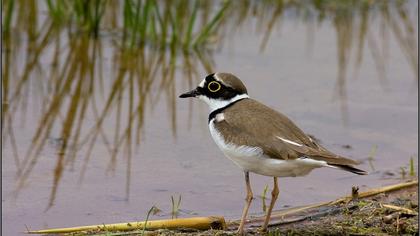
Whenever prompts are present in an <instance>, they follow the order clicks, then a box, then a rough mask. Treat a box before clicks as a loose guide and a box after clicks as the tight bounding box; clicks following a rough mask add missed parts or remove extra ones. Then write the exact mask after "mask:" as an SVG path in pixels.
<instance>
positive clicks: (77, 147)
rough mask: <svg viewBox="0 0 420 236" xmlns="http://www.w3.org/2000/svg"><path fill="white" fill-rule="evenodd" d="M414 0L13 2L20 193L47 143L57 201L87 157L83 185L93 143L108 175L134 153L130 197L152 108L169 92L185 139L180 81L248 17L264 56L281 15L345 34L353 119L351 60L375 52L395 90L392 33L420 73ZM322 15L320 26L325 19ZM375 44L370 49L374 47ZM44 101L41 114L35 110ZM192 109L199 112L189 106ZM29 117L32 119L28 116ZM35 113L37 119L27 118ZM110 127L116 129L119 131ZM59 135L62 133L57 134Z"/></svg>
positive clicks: (342, 58) (340, 80)
mask: <svg viewBox="0 0 420 236" xmlns="http://www.w3.org/2000/svg"><path fill="white" fill-rule="evenodd" d="M413 4H414V3H412V2H407V1H356V0H355V1H327V0H325V1H322V0H313V1H282V0H278V1H241V2H239V1H220V2H218V1H186V0H179V1H105V0H103V1H82V0H81V1H65V0H63V1H59V0H57V1H45V2H41V1H35V0H31V1H27V0H20V1H13V0H9V1H4V7H3V15H4V18H3V19H4V20H3V33H4V34H3V39H2V40H3V43H4V44H3V45H4V46H3V48H2V58H3V64H2V69H3V70H2V77H3V79H2V92H3V93H2V94H3V96H2V108H3V115H2V121H1V122H2V125H4V126H3V127H4V129H3V133H2V136H3V140H4V144H5V145H10V148H11V149H12V153H13V157H6V158H14V163H15V167H16V174H17V188H16V189H17V191H19V190H20V189H21V188H22V187H23V186H24V184H25V182H26V180H27V179H28V178H29V176H30V174H31V171H32V170H33V169H34V167H35V166H36V165H37V163H38V162H39V159H40V158H41V155H40V153H41V152H42V151H43V150H44V148H45V146H46V144H47V143H48V142H49V141H52V142H54V143H55V147H56V157H57V158H56V159H55V162H56V163H55V169H54V174H53V175H54V178H53V184H52V186H53V188H52V190H51V193H50V201H49V206H48V207H51V206H52V204H53V203H54V199H55V195H56V193H57V190H58V187H59V184H60V180H61V178H62V174H63V169H64V168H66V167H69V168H72V166H74V163H75V160H76V158H83V159H84V164H83V167H82V168H81V170H80V181H82V180H83V177H84V174H85V172H86V171H87V169H88V163H89V160H90V158H92V152H93V150H94V149H95V145H98V143H100V144H104V146H105V147H106V150H107V152H108V154H107V156H104V157H96V158H107V157H108V156H109V160H108V167H107V171H110V172H112V171H115V167H116V164H117V161H118V160H119V158H126V160H127V162H126V163H127V166H126V188H125V189H126V196H127V198H128V196H129V189H130V181H131V180H130V170H131V164H130V163H131V158H132V156H133V152H134V151H135V149H136V148H137V147H138V146H139V144H140V143H141V140H142V128H143V126H144V125H145V123H144V113H145V111H146V108H147V107H151V108H152V109H153V107H154V105H155V104H156V103H157V102H158V101H159V100H160V99H166V103H167V107H168V109H169V114H170V115H171V117H170V122H171V127H172V133H173V135H176V120H177V112H176V106H175V104H176V97H177V94H176V91H177V90H176V87H175V86H176V83H175V80H176V79H177V78H182V80H183V83H184V84H185V86H188V87H192V86H194V85H195V83H196V79H197V78H200V77H202V76H203V74H205V72H207V73H210V72H212V71H213V68H215V66H216V63H215V62H214V60H213V55H214V54H215V53H216V52H217V50H219V49H220V48H221V47H222V46H223V44H224V42H225V41H226V39H227V38H232V37H235V35H236V33H237V32H239V31H240V30H243V28H245V27H247V26H249V25H250V24H255V25H256V28H257V32H258V33H259V34H261V38H262V39H261V44H260V45H259V47H260V49H261V51H264V50H266V49H267V48H269V47H270V38H271V37H272V36H271V35H272V31H273V30H274V29H276V27H279V26H281V23H282V21H283V20H285V19H287V18H293V19H297V20H302V21H303V22H305V23H307V25H308V27H309V30H308V32H309V33H308V35H307V37H308V42H309V43H310V42H311V41H312V40H315V32H316V28H317V25H316V24H331V25H332V26H333V27H334V29H335V32H336V35H337V39H336V42H337V52H338V55H337V61H338V63H337V68H338V75H337V94H338V96H339V98H340V101H341V107H342V113H343V119H345V118H346V117H347V103H346V97H347V94H346V80H347V77H348V67H349V65H351V57H352V55H353V53H354V55H353V57H354V58H355V59H354V62H355V63H353V64H354V65H355V68H356V71H357V69H358V68H359V67H360V65H361V64H362V61H363V55H364V52H365V51H366V50H365V48H367V49H368V51H369V53H371V54H372V56H373V58H374V62H375V64H376V67H377V72H378V78H379V79H380V80H381V81H382V84H383V85H384V86H386V79H387V78H386V70H385V68H386V65H387V64H386V63H387V58H388V54H387V52H388V47H389V45H388V41H389V37H390V34H391V35H393V36H394V37H395V38H396V39H397V42H398V45H399V46H400V49H401V51H402V52H403V53H404V55H405V57H406V59H407V62H408V63H409V64H410V66H411V68H412V70H413V75H414V77H415V78H416V79H417V80H418V74H417V69H418V55H417V37H416V36H417V31H418V28H417V27H418V26H417V24H416V17H414V16H413V14H415V15H416V14H417V12H413V10H412V9H413V7H412V6H413ZM315 22H316V23H315ZM366 44H367V45H368V46H367V47H366ZM33 100H37V101H39V104H40V107H39V114H40V115H39V117H31V116H27V115H26V113H27V110H28V104H31V101H33ZM190 114H191V112H190ZM17 116H19V117H21V118H22V119H23V121H19V120H17V119H16V117H17ZM28 120H30V121H28ZM19 122H22V123H23V124H25V125H30V126H33V127H34V133H33V136H32V138H31V143H30V145H28V146H25V145H23V144H20V143H18V141H17V140H16V138H15V136H16V135H15V134H16V133H17V132H19V130H18V129H17V125H18V124H17V123H19ZM110 127H112V128H110ZM55 131H57V132H55Z"/></svg>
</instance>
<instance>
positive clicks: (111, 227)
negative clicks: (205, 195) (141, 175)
mask: <svg viewBox="0 0 420 236" xmlns="http://www.w3.org/2000/svg"><path fill="white" fill-rule="evenodd" d="M145 223H146V229H147V230H156V229H182V228H188V229H198V230H208V229H225V228H226V223H225V219H224V218H223V217H222V216H209V217H192V218H183V219H170V220H152V221H147V222H145V221H140V222H128V223H117V224H107V225H106V224H102V225H88V226H79V227H71V228H56V229H45V230H35V231H27V232H26V233H28V234H64V233H75V232H80V231H98V230H103V231H127V230H136V229H143V227H144V224H145Z"/></svg>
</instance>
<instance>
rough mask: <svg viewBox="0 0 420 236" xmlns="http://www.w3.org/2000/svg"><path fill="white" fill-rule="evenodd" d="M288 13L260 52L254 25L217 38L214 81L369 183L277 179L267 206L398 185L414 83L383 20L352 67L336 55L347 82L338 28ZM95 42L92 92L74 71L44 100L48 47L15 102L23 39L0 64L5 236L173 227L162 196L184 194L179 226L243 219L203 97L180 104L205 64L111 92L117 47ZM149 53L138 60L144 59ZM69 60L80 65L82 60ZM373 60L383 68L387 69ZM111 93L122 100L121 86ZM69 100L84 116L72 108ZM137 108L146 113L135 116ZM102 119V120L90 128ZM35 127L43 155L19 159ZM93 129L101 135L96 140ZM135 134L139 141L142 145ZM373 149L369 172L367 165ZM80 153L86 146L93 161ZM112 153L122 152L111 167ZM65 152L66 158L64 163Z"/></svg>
mask: <svg viewBox="0 0 420 236" xmlns="http://www.w3.org/2000/svg"><path fill="white" fill-rule="evenodd" d="M411 6H415V8H413V9H416V8H417V3H416V2H415V1H413V2H412V3H411ZM283 14H284V16H283V17H282V18H281V20H279V22H278V23H277V24H275V25H274V27H273V30H272V32H271V34H270V36H269V39H268V42H267V45H266V47H265V50H263V51H261V47H260V46H261V42H262V40H263V37H264V32H265V31H264V30H262V29H261V28H260V26H258V24H257V22H258V21H257V20H256V19H253V18H252V17H250V19H249V20H248V21H246V22H245V23H244V24H242V25H241V27H239V28H238V29H237V31H235V33H232V34H227V36H225V37H223V38H220V39H218V40H219V42H218V43H216V46H217V47H215V49H213V50H211V52H210V53H209V55H208V56H209V58H211V60H210V61H212V62H213V64H212V63H211V62H210V64H212V68H211V69H212V71H224V72H231V73H234V74H235V75H237V76H238V77H239V78H241V79H242V81H243V82H244V83H245V85H246V86H247V88H248V92H249V95H250V96H251V97H253V98H254V99H257V100H259V101H261V102H263V103H265V104H267V105H269V106H270V107H272V108H274V109H276V110H279V111H281V112H283V113H284V114H286V115H287V116H289V117H290V118H291V119H292V120H294V121H295V123H297V124H298V125H299V126H300V127H301V128H302V129H303V130H304V131H305V132H307V133H309V134H312V135H314V136H315V137H317V138H318V139H320V140H321V143H322V144H323V145H324V146H325V147H327V148H329V149H330V150H332V151H334V152H337V153H339V154H342V155H344V156H349V157H351V158H354V159H356V160H361V161H364V162H363V164H361V165H360V168H362V169H365V170H368V171H370V172H371V173H370V175H368V176H356V175H353V174H351V173H346V172H341V171H337V170H333V169H318V170H314V171H313V172H312V173H311V174H309V175H308V176H306V177H298V178H282V179H280V180H279V185H280V196H279V200H278V202H277V205H276V207H275V208H276V209H282V208H285V207H292V206H300V205H304V204H310V203H316V202H320V201H328V200H333V199H335V198H337V197H340V196H343V195H346V194H349V193H350V190H351V187H352V186H354V185H357V186H360V187H361V189H362V190H363V189H365V188H370V187H377V186H382V185H386V184H389V183H394V182H398V181H401V175H400V174H399V173H400V171H401V167H406V168H407V167H408V164H409V160H410V157H412V156H414V157H417V155H418V153H417V150H418V133H417V131H418V123H417V120H418V108H417V107H418V89H417V85H418V77H417V75H416V72H414V71H413V69H412V67H410V60H408V59H407V58H408V57H407V54H406V51H404V50H403V49H402V48H404V46H401V45H402V44H401V43H400V42H399V41H398V39H397V37H395V35H394V34H393V32H394V31H392V30H391V29H388V31H389V32H388V33H387V35H388V36H387V37H386V39H384V38H383V32H380V30H378V29H379V25H380V23H379V22H380V21H379V20H378V21H374V22H373V23H372V24H371V25H370V28H369V30H368V32H369V35H370V36H369V37H370V39H366V42H365V45H364V47H363V49H362V56H363V61H362V62H361V64H360V67H357V65H356V64H357V63H356V61H357V60H356V58H357V53H356V52H357V49H356V48H357V47H356V46H353V48H352V49H349V51H348V52H347V54H345V55H346V58H347V59H348V60H347V61H346V63H345V64H344V65H345V67H346V70H345V71H344V72H343V67H342V66H341V67H340V62H339V59H338V58H340V55H341V54H340V53H339V52H338V50H341V47H340V42H342V41H340V40H338V39H337V37H338V38H340V37H341V36H340V35H339V34H338V33H337V32H338V31H339V30H343V29H341V28H340V27H343V26H340V25H339V26H337V25H335V24H334V23H333V21H330V20H325V21H323V22H322V23H320V24H313V23H311V21H304V20H302V19H301V18H300V17H299V16H297V15H296V14H295V13H294V12H293V11H291V12H288V11H286V12H285V13H283ZM44 17H45V16H44ZM372 17H373V18H374V19H375V17H378V18H380V16H375V15H374V16H372ZM410 19H411V18H410ZM416 19H417V12H415V17H414V16H412V21H411V23H412V24H413V25H414V26H415V27H414V30H415V32H416V33H415V35H417V31H418V26H417V23H416V22H417V20H416ZM398 23H400V24H399V27H401V28H403V27H404V25H402V24H401V22H398ZM226 24H228V23H226ZM337 27H338V30H337ZM344 30H345V29H344ZM347 30H348V29H347ZM344 36H346V35H345V34H344ZM350 36H351V34H350ZM101 37H102V41H101V42H100V43H101V45H100V48H101V53H102V56H101V57H100V58H103V66H102V67H97V68H96V70H95V71H96V72H95V73H99V71H100V72H101V73H102V77H101V80H100V79H96V80H92V81H93V82H92V83H93V85H92V86H93V88H94V89H93V94H92V95H87V92H86V91H88V89H86V88H88V87H89V86H88V84H89V81H90V80H89V78H92V77H91V76H90V75H89V74H77V75H74V77H75V78H76V79H75V80H74V81H72V84H71V86H69V90H68V92H64V94H63V95H62V96H60V97H59V98H58V97H54V96H53V94H54V92H53V91H54V88H51V87H53V86H54V85H56V84H55V83H54V81H55V80H54V76H51V77H50V76H49V75H54V73H55V72H54V66H53V65H51V60H50V59H51V58H52V57H54V47H55V46H54V43H53V42H50V43H49V44H48V46H47V48H46V49H45V50H44V51H43V53H42V54H41V56H40V57H39V59H38V60H39V63H38V64H37V65H36V66H35V67H34V69H33V71H32V72H30V73H29V77H28V80H26V81H25V82H24V83H23V90H22V91H23V92H22V93H20V94H19V95H18V96H16V97H14V96H13V91H15V90H16V89H17V88H18V87H19V82H18V81H20V80H18V79H15V78H13V76H15V77H17V78H22V77H23V75H22V74H24V73H22V72H25V71H26V70H27V67H26V65H27V64H25V63H26V62H27V58H30V56H28V55H27V54H28V52H30V51H26V49H27V48H26V47H25V46H28V44H27V39H26V38H24V37H23V38H21V39H20V40H21V42H20V43H21V44H20V46H19V49H18V50H17V53H15V54H14V56H15V59H14V61H13V62H12V63H10V64H6V65H3V68H5V66H6V67H8V68H10V69H11V71H10V76H9V77H8V78H9V88H8V89H9V90H8V92H7V93H6V98H8V99H7V101H4V99H3V110H4V109H5V108H6V109H7V108H10V109H11V110H12V108H13V107H15V110H13V112H10V111H9V116H5V117H6V118H4V120H3V122H4V124H5V129H4V130H3V138H4V146H3V149H2V154H3V159H2V186H3V188H2V190H3V191H2V207H3V214H2V222H3V228H2V234H3V235H18V234H19V232H22V231H24V230H25V229H26V227H28V228H29V229H40V228H47V227H69V226H75V225H87V224H101V223H115V222H124V221H135V220H144V219H145V218H146V215H147V212H148V210H149V209H150V208H151V207H152V206H153V205H155V206H156V207H158V208H159V209H160V210H161V212H159V213H157V215H154V216H152V217H151V218H152V219H157V218H170V217H171V196H174V197H175V199H177V197H178V196H179V195H181V196H182V201H181V204H180V208H181V211H180V215H179V216H180V217H188V216H193V215H201V216H205V215H224V216H225V217H227V218H229V219H232V218H238V217H239V216H240V213H241V211H242V206H243V203H244V201H243V199H244V197H245V185H244V179H243V173H242V172H241V170H240V169H239V168H237V167H236V166H235V165H234V164H233V163H231V162H230V161H229V160H228V159H227V158H225V157H224V156H223V155H222V153H221V152H220V151H219V150H218V149H217V147H216V145H215V144H214V143H213V141H212V140H211V137H210V135H209V132H208V128H207V115H208V108H207V107H206V105H205V104H204V103H202V102H200V101H198V100H185V99H178V98H177V96H178V95H179V94H181V93H182V92H184V91H186V90H189V89H191V88H192V87H194V86H196V84H198V83H199V81H201V79H202V78H204V76H205V75H206V74H207V73H208V72H206V70H205V69H204V68H205V67H204V66H202V65H201V61H200V60H198V59H197V58H194V56H191V60H192V65H193V66H192V68H193V69H195V70H197V71H196V73H195V74H194V73H193V76H192V80H191V81H190V80H189V79H188V76H187V74H186V73H185V70H186V68H187V67H186V66H185V63H187V62H186V61H185V60H184V57H183V56H182V55H179V56H178V57H177V58H178V60H177V61H176V65H177V67H175V69H174V71H173V78H171V77H170V76H171V72H169V73H168V74H164V73H160V72H159V73H157V74H156V76H155V77H154V80H153V82H150V84H149V83H148V80H147V78H148V77H147V76H145V77H144V78H143V77H141V76H139V75H138V74H134V75H133V77H134V78H140V79H139V81H141V82H139V85H136V84H134V85H133V84H131V83H137V82H138V81H137V80H130V79H127V80H125V82H123V83H115V81H118V78H119V73H120V71H121V69H120V67H119V66H120V64H118V59H117V56H116V54H117V53H116V52H115V51H116V50H115V48H113V46H112V45H113V44H112V40H113V38H112V37H110V36H106V35H104V36H101ZM62 40H63V42H61V43H62V45H61V47H62V48H63V49H62V51H60V57H62V58H61V61H60V62H59V65H60V66H59V67H60V68H62V66H64V65H66V63H70V62H72V61H71V60H68V59H66V57H65V55H67V54H66V53H67V52H68V51H71V50H70V49H68V47H70V46H69V45H70V43H69V40H68V39H66V38H63V39H62ZM80 40H83V38H82V37H81V39H80ZM369 40H370V43H369V42H368V41H369ZM344 41H345V40H344ZM416 41H417V38H416ZM353 43H354V42H353ZM80 45H82V44H80ZM383 45H385V46H384V47H383V48H382V46H383ZM403 45H404V44H403ZM416 45H417V44H416ZM75 48H76V49H77V48H79V49H80V50H82V49H81V48H83V47H75ZM88 48H89V47H88ZM372 48H376V49H378V48H379V49H378V50H379V53H380V56H379V57H377V56H376V57H375V56H374V55H375V53H378V51H375V49H372ZM67 50H68V51H67ZM372 51H374V52H372ZM416 51H417V50H416ZM2 53H5V51H2ZM25 53H26V54H25ZM153 53H154V52H153V51H147V52H146V54H147V56H146V57H147V58H150V55H153ZM79 56H80V55H79ZM4 58H5V56H4V55H3V59H4ZM87 58H91V59H92V58H93V57H87ZM378 58H379V59H378ZM77 60H81V61H82V62H84V61H83V60H84V59H83V57H82V58H80V57H79V58H77V59H76V61H77ZM133 60H134V59H133ZM151 60H152V59H151ZM381 60H383V61H384V64H383V67H384V68H382V69H380V68H381ZM135 62H136V63H138V61H135ZM70 64H71V63H70ZM82 64H83V63H82ZM121 64H123V63H121ZM157 64H158V63H157ZM415 64H416V65H417V62H415ZM71 65H73V64H71ZM153 65H155V64H153ZM148 66H150V67H152V64H148ZM80 67H82V66H81V65H80ZM146 67H147V66H146ZM378 67H379V69H378ZM73 69H74V68H73ZM190 69H191V68H190ZM69 71H71V70H69ZM77 71H78V72H79V70H77ZM416 71H417V70H416ZM3 75H4V74H3ZM124 76H127V77H130V76H129V75H123V77H124ZM97 77H98V74H96V75H95V78H97ZM127 77H124V78H127ZM12 78H13V79H12ZM47 78H49V79H47ZM168 78H169V79H168ZM79 81H80V84H82V86H81V87H82V88H85V90H82V92H81V94H82V95H81V96H80V97H79V96H75V94H76V95H77V91H78V90H77V88H78V87H77V86H78V83H79ZM73 82H74V83H73ZM3 86H4V82H3ZM118 86H122V87H121V89H116V87H118ZM4 91H5V90H4V88H3V92H4ZM112 91H116V96H118V97H119V99H115V100H112V104H111V105H110V109H109V112H108V111H104V110H105V109H104V107H106V104H107V101H108V100H107V99H109V97H110V94H112ZM130 91H131V92H130ZM139 91H141V92H139ZM86 97H89V100H88V102H87V103H86V104H87V105H86V106H87V109H86V112H85V113H84V114H83V115H82V116H79V115H80V111H79V110H77V109H80V107H81V106H83V104H84V103H83V102H79V103H77V102H74V101H75V98H80V99H82V100H83V98H86ZM19 99H20V100H19ZM55 99H59V101H60V102H61V103H60V104H58V105H57V106H58V108H53V109H51V110H48V109H50V108H51V107H52V106H51V104H52V103H53V102H54V101H56V100H55ZM16 100H19V102H16ZM72 101H73V102H74V103H76V107H77V109H76V108H75V109H76V110H77V111H79V112H75V110H71V109H69V108H70V107H72ZM79 101H80V100H79ZM14 104H17V105H14ZM138 104H141V105H140V106H139V107H141V109H140V108H139V110H136V109H137V108H138V107H137V105H138ZM56 111H58V112H56ZM55 112H56V116H54V118H51V119H54V122H52V125H51V128H50V130H49V131H48V132H46V131H45V130H47V128H46V127H44V126H43V124H49V123H48V122H49V121H48V118H45V115H46V114H49V113H55ZM72 114H76V120H75V121H74V122H75V123H74V125H72V126H70V127H77V124H78V123H77V119H78V117H82V118H80V120H83V122H84V123H82V124H81V125H80V127H81V129H80V136H81V137H82V138H80V139H79V140H78V142H77V144H73V143H72V142H69V143H67V145H66V146H65V147H64V148H63V134H64V135H65V134H68V133H71V134H70V135H69V136H68V137H70V138H69V139H71V137H74V135H75V133H77V131H76V130H77V129H75V128H74V129H72V131H68V130H66V129H65V128H63V127H67V126H66V125H69V122H71V121H69V120H70V119H67V118H68V117H71V115H72ZM129 114H131V115H129ZM101 115H104V117H105V118H104V119H103V123H100V125H98V120H99V118H98V117H100V116H101ZM119 115H120V116H119ZM43 117H44V118H45V119H43ZM63 124H64V125H63ZM98 126H100V129H97V127H98ZM39 127H41V130H44V131H45V132H46V137H44V138H42V140H41V141H45V144H43V145H41V148H40V149H39V154H36V155H35V154H34V155H26V154H27V153H28V150H32V151H33V152H36V150H37V149H36V148H35V149H31V146H30V145H31V143H33V138H34V135H35V134H36V131H37V129H38V128H39ZM98 130H99V131H98ZM116 130H118V131H116ZM44 131H43V132H44ZM95 131H97V132H98V133H97V138H92V136H94V135H95V134H96V133H95ZM124 132H125V133H124ZM89 135H91V136H89ZM83 137H87V138H86V139H84V138H83ZM137 137H140V139H139V142H138V143H137ZM12 140H14V142H15V148H13V142H12ZM127 140H128V141H127ZM116 143H117V144H116ZM375 145H376V146H377V151H376V153H375V154H374V158H373V162H372V163H373V167H374V169H372V167H371V166H370V165H369V162H368V156H369V153H370V152H371V150H372V148H373V147H374V146H375ZM89 147H92V150H91V153H90V155H89ZM349 147H350V148H349ZM116 149H118V152H117V153H116V154H115V156H113V155H112V154H113V152H114V151H115V150H116ZM16 151H17V153H15V152H16ZM63 152H64V153H63ZM73 152H74V156H71V155H69V153H73ZM25 156H30V157H33V159H29V160H32V163H34V165H33V168H32V169H30V168H29V167H28V166H31V165H30V164H31V161H28V162H27V163H25V161H24V159H25ZM86 160H88V161H86ZM25 164H26V165H25ZM415 165H416V166H417V162H416V163H415ZM84 168H85V171H84V172H83V171H82V170H83V169H84ZM28 169H29V170H30V171H29V172H25V171H27V170H28ZM19 170H21V171H22V173H28V174H27V178H26V179H25V181H21V180H22V175H21V176H19V175H18V174H19ZM82 172H83V174H82ZM386 172H390V174H393V175H390V174H388V175H387V174H386ZM23 176H25V174H23ZM81 176H82V177H81ZM251 183H252V187H253V191H254V194H255V195H256V196H260V195H261V194H262V192H263V189H264V187H265V185H269V187H271V184H272V179H271V178H268V177H262V176H256V175H253V174H251ZM19 184H21V185H20V186H19ZM16 190H18V191H17V192H16ZM268 195H269V194H268ZM250 212H251V214H262V201H261V198H259V197H257V198H256V199H255V200H254V202H253V205H252V208H251V210H250Z"/></svg>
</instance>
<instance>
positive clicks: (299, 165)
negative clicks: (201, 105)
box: [209, 119, 328, 177]
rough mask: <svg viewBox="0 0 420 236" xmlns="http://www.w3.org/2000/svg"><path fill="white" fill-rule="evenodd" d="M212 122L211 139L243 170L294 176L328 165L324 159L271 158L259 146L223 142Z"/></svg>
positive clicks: (269, 174) (279, 175)
mask: <svg viewBox="0 0 420 236" xmlns="http://www.w3.org/2000/svg"><path fill="white" fill-rule="evenodd" d="M213 122H214V119H213V120H212V121H210V123H209V129H210V133H211V136H212V137H213V140H214V141H215V142H216V144H217V146H218V147H219V148H220V150H222V152H223V153H224V154H225V156H226V157H227V158H229V159H230V160H232V161H233V162H234V163H235V164H236V165H238V166H239V167H240V168H242V169H243V170H244V171H250V172H254V173H257V174H260V175H266V176H275V177H289V176H293V177H295V176H303V175H306V174H308V173H309V172H310V171H311V170H313V169H314V168H319V167H326V166H328V165H327V163H326V162H324V161H317V160H313V159H310V158H299V159H295V160H281V159H273V158H270V157H268V156H266V155H264V154H263V151H262V149H261V148H259V147H250V146H244V145H242V146H237V145H234V144H232V143H225V141H224V139H223V136H221V135H220V134H219V132H218V131H217V130H216V129H215V128H214V124H213Z"/></svg>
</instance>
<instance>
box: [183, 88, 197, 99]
mask: <svg viewBox="0 0 420 236" xmlns="http://www.w3.org/2000/svg"><path fill="white" fill-rule="evenodd" d="M198 95H200V92H198V90H197V89H193V90H191V91H189V92H186V93H183V94H181V95H179V97H180V98H189V97H197V96H198Z"/></svg>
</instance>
